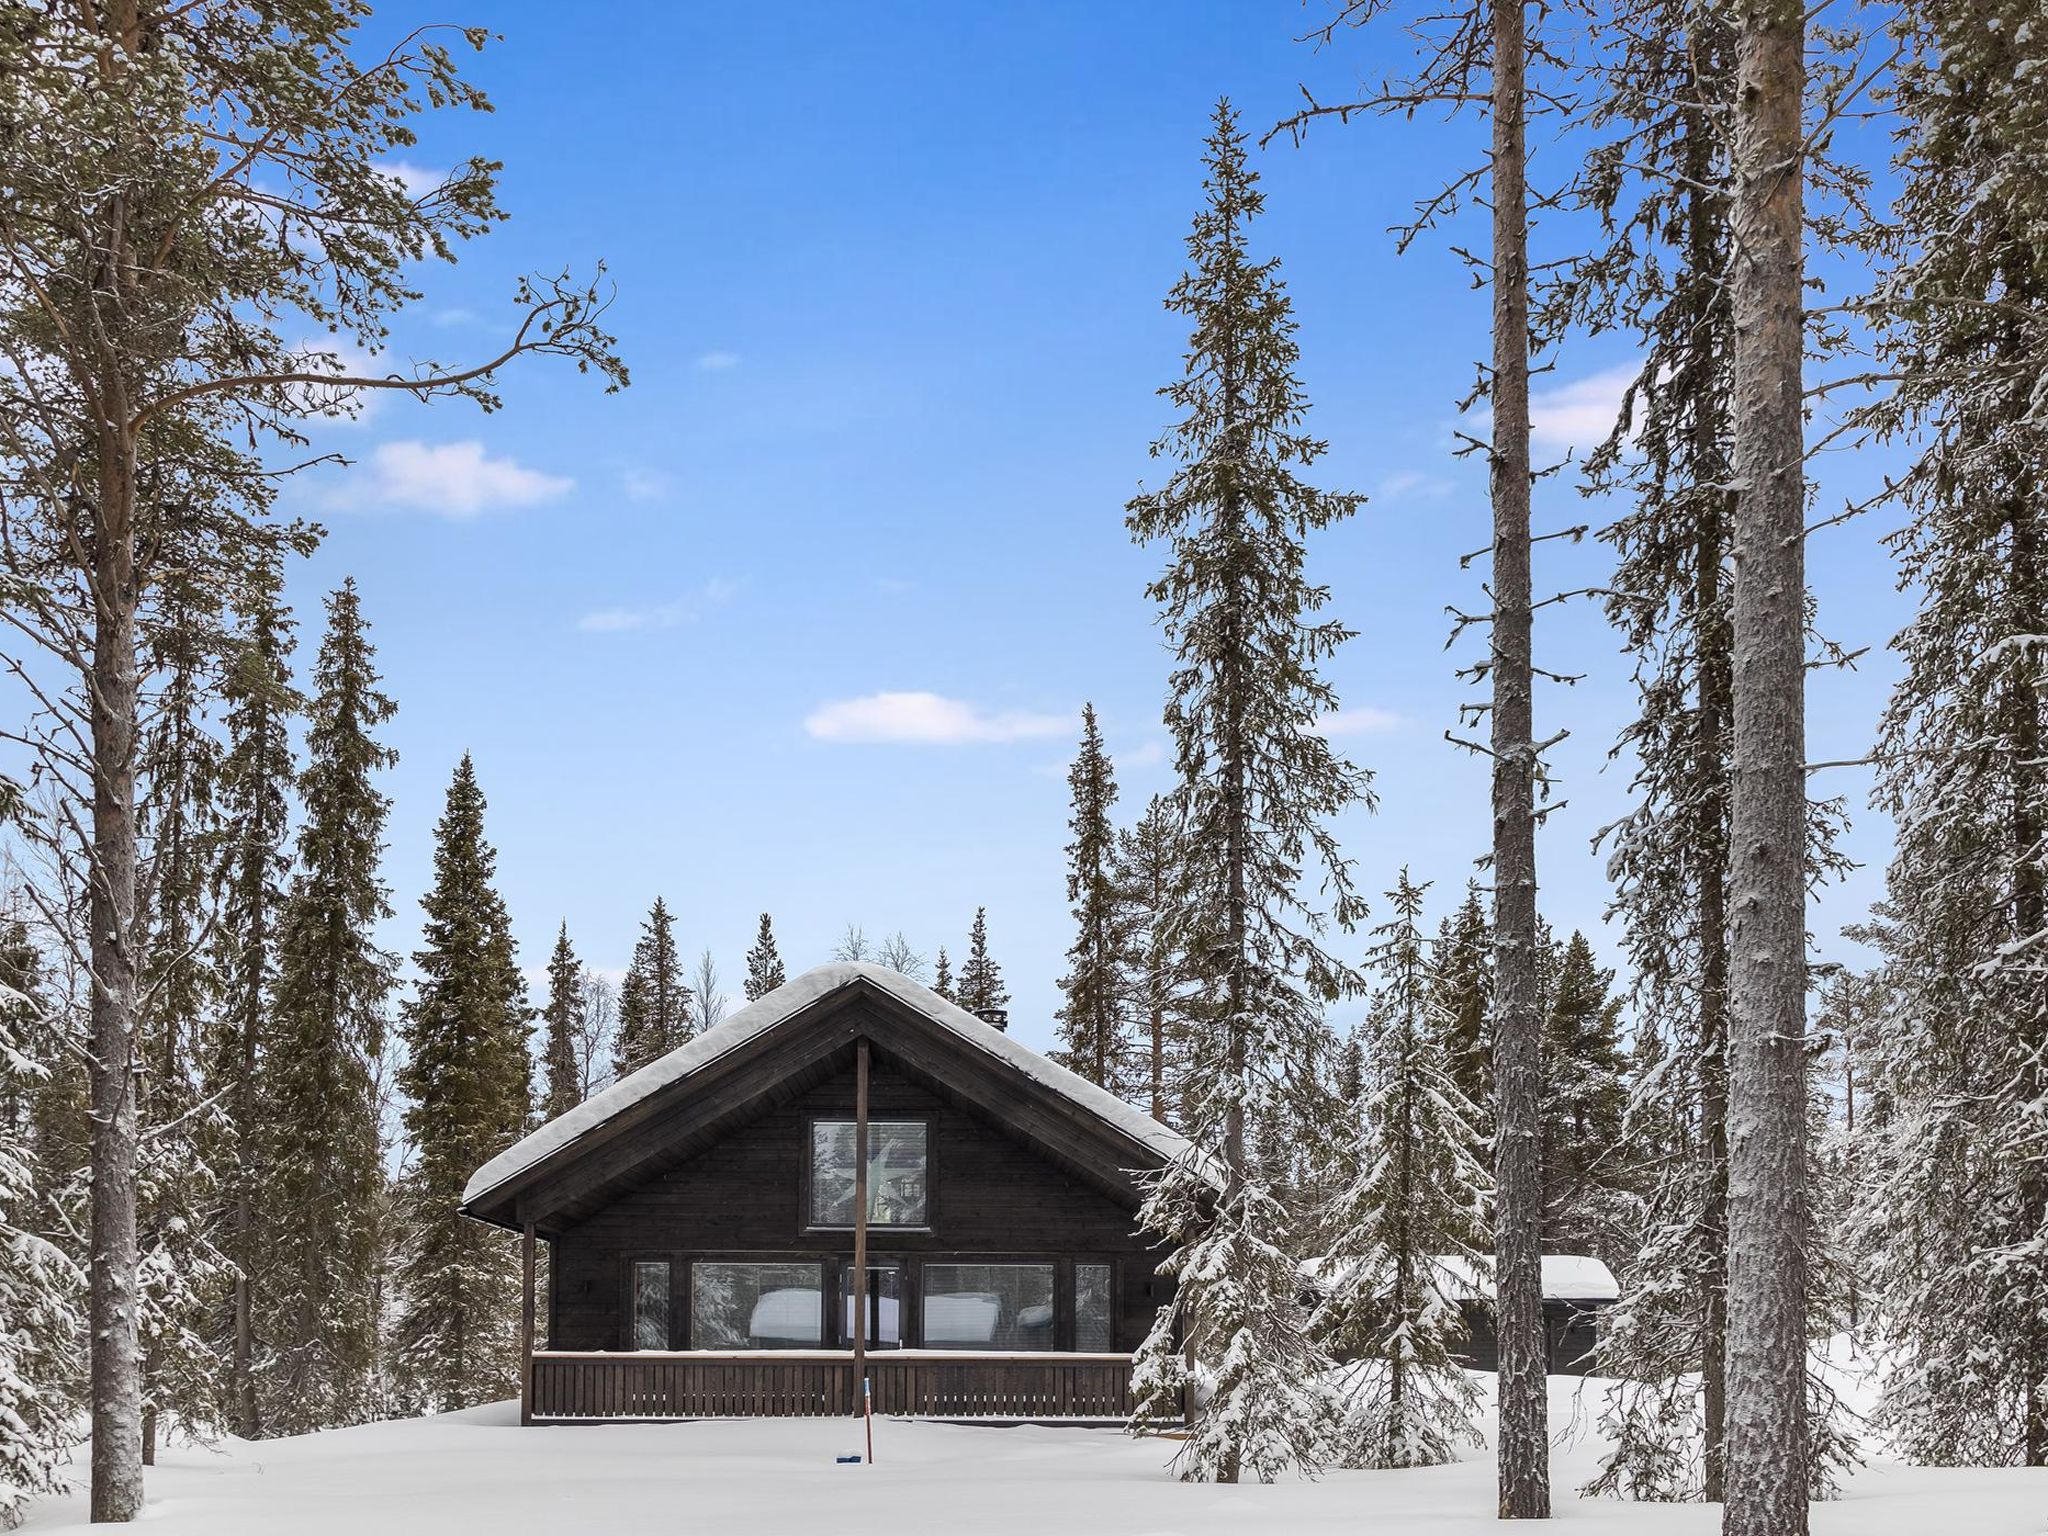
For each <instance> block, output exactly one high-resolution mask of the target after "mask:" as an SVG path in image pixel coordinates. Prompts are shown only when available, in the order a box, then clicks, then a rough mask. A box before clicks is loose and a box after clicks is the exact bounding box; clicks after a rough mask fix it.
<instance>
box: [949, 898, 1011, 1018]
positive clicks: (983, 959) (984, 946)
mask: <svg viewBox="0 0 2048 1536" xmlns="http://www.w3.org/2000/svg"><path fill="white" fill-rule="evenodd" d="M955 1000H956V1001H957V1002H958V1003H959V1004H960V1006H961V1007H962V1008H965V1009H966V1010H967V1011H968V1012H969V1013H979V1012H981V1011H982V1010H983V1009H984V1008H1007V1007H1009V1006H1010V989H1009V988H1008V987H1006V986H1004V985H1003V968H1002V967H1001V966H1000V965H998V964H996V961H995V957H994V956H993V955H991V954H990V953H989V952H988V908H987V907H976V908H975V909H974V926H973V927H972V928H971V929H969V930H968V934H967V962H966V964H964V965H962V966H961V967H960V982H959V986H958V990H957V993H956V998H955Z"/></svg>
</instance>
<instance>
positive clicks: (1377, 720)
mask: <svg viewBox="0 0 2048 1536" xmlns="http://www.w3.org/2000/svg"><path fill="white" fill-rule="evenodd" d="M1400 727H1401V717H1400V716H1399V715H1397V714H1395V713H1394V712H1393V711H1392V710H1391V709H1375V708H1373V707H1372V706H1371V705H1370V704H1361V705H1359V706H1358V707H1357V708H1355V709H1340V710H1337V711H1336V712H1335V713H1334V714H1328V715H1321V716H1318V717H1317V719H1316V723H1315V724H1314V725H1312V726H1310V727H1309V734H1310V735H1311V736H1327V737H1330V738H1331V739H1333V740H1334V739H1335V738H1337V737H1340V736H1374V735H1378V734H1379V733H1381V732H1383V731H1394V730H1399V729H1400Z"/></svg>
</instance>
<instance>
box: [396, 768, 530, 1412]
mask: <svg viewBox="0 0 2048 1536" xmlns="http://www.w3.org/2000/svg"><path fill="white" fill-rule="evenodd" d="M497 862H498V856H497V854H496V853H495V852H494V851H493V850H492V848H491V845H490V844H489V843H488V842H486V841H485V840H484V796H483V791H482V790H481V789H479V788H478V787H477V782H476V769H475V767H474V765H473V764H472V763H471V762H470V760H469V757H468V756H467V755H466V754H465V755H464V757H463V759H462V762H461V763H460V764H459V765H458V766H457V768H456V770H455V778H454V781H453V782H452V783H451V784H450V785H449V786H448V806H447V810H446V812H445V813H444V814H443V815H442V817H441V819H440V821H439V822H438V823H437V824H436V825H435V828H434V886H433V889H432V890H430V891H429V892H428V893H427V894H426V895H425V896H424V897H423V898H421V901H420V907H421V909H422V910H423V911H424V912H425V913H426V927H425V932H424V934H423V942H422V945H421V948H420V949H419V950H418V951H417V952H415V953H414V955H413V957H412V958H413V964H414V965H415V966H417V967H418V968H419V972H420V980H419V983H418V989H417V991H416V992H415V994H414V996H413V998H412V1000H411V1001H410V1002H409V1003H407V1004H406V1005H405V1011H404V1024H403V1028H404V1033H405V1045H406V1061H405V1066H404V1068H403V1069H402V1070H401V1072H400V1074H399V1086H400V1087H401V1088H402V1089H404V1091H405V1093H406V1095H407V1097H408V1098H409V1099H410V1100H411V1103H410V1104H409V1105H408V1106H407V1107H406V1111H405V1128H406V1131H407V1133H408V1134H409V1135H410V1136H411V1138H412V1142H413V1147H414V1160H413V1165H412V1167H411V1169H410V1170H409V1171H408V1172H407V1174H406V1176H405V1181H404V1185H403V1187H402V1189H401V1190H400V1195H399V1198H400V1203H401V1207H402V1211H403V1220H404V1223H405V1237H404V1244H403V1250H402V1255H401V1258H400V1261H399V1273H398V1278H397V1288H398V1294H399V1296H400V1297H401V1298H402V1300H401V1305H400V1311H399V1316H398V1320H397V1323H396V1325H395V1327H394V1330H393V1338H392V1346H391V1348H392V1360H393V1366H394V1370H395V1374H396V1377H397V1380H398V1383H399V1396H400V1400H401V1402H402V1404H403V1405H404V1406H405V1407H407V1408H410V1409H412V1410H414V1411H416V1412H428V1413H438V1412H445V1411H447V1410H449V1409H453V1408H466V1407H469V1406H471V1405H472V1404H475V1403H485V1402H490V1401H492V1400H493V1399H496V1398H501V1397H506V1396H509V1395H510V1394H511V1393H512V1392H514V1391H516V1390H517V1387H518V1380H519V1315H518V1314H519V1263H518V1255H517V1253H516V1252H515V1250H514V1248H513V1245H512V1243H511V1242H510V1240H509V1239H508V1238H507V1237H506V1235H505V1234H504V1233H502V1232H498V1231H494V1230H493V1229H491V1228H489V1227H486V1226H485V1225H484V1224H483V1223H481V1222H476V1221H471V1220H469V1219H468V1218H467V1217H465V1216H458V1215H457V1214H456V1207H457V1206H458V1205H459V1204H461V1201H462V1189H463V1186H464V1185H465V1184H466V1183H467V1182H468V1180H469V1176H470V1174H471V1173H473V1172H475V1171H476V1169H477V1168H479V1167H481V1166H482V1165H483V1164H484V1163H485V1162H487V1161H489V1160H490V1159H491V1158H492V1157H495V1156H496V1155H497V1154H498V1153H500V1152H502V1151H504V1150H505V1148H506V1147H508V1146H509V1145H511V1143H512V1142H513V1141H515V1140H516V1139H517V1138H518V1137H519V1136H520V1135H521V1133H522V1132H524V1130H525V1129H526V1124H527V1113H528V1107H529V1104H530V1102H531V1098H530V1096H531V1079H530V1072H531V1067H530V1064H529V1062H528V1059H527V1052H526V1039H527V1035H528V1033H529V1032H530V1029H531V1025H530V1023H529V1020H530V1019H531V1017H532V1011H531V1010H530V1009H529V1008H528V1007H527V1004H526V982H525V979H524V978H523V977H522V976H521V974H520V971H519V958H518V953H517V950H516V948H515V946H514V944H513V942H512V925H511V920H510V918H509V917H508V916H507V915H506V912H505V903H504V901H503V899H502V898H500V896H499V895H498V892H497V888H496V886H495V884H494V878H495V875H496V870H497Z"/></svg>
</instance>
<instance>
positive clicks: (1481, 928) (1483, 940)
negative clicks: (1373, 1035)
mask: <svg viewBox="0 0 2048 1536" xmlns="http://www.w3.org/2000/svg"><path fill="white" fill-rule="evenodd" d="M1430 976H1431V983H1430V984H1431V987H1432V989H1433V991H1434V993H1435V996H1434V998H1433V999H1432V1007H1431V1016H1432V1017H1433V1018H1434V1019H1436V1020H1437V1021H1438V1024H1437V1027H1438V1028H1439V1029H1440V1030H1441V1031H1442V1036H1441V1039H1442V1044H1443V1050H1444V1062H1445V1065H1446V1069H1447V1070H1448V1071H1449V1072H1450V1074H1451V1081H1452V1082H1454V1083H1456V1084H1457V1085H1458V1091H1459V1092H1460V1093H1462V1094H1463V1095H1464V1096H1465V1100H1466V1102H1467V1103H1469V1104H1471V1105H1472V1106H1473V1107H1474V1108H1476V1109H1477V1110H1478V1111H1479V1124H1480V1126H1481V1128H1482V1129H1486V1130H1490V1128H1491V1127H1492V1125H1493V1109H1492V1105H1493V1047H1492V1035H1491V1033H1490V1030H1489V1026H1488V1020H1489V1019H1490V1018H1491V1017H1492V1014H1493V924H1492V921H1491V920H1490V919H1489V918H1488V917H1487V915H1486V903H1485V901H1484V900H1482V899H1481V897H1480V894H1479V883H1478V882H1477V881H1476V880H1475V881H1469V882H1467V884H1466V886H1465V899H1464V901H1463V902H1462V903H1460V905H1459V907H1458V909H1457V911H1456V912H1454V913H1453V914H1452V915H1451V916H1449V917H1447V918H1445V919H1444V920H1443V922H1442V923H1441V924H1440V925H1439V926H1438V928H1437V936H1436V951H1435V956H1434V962H1433V964H1432V965H1431V967H1430Z"/></svg>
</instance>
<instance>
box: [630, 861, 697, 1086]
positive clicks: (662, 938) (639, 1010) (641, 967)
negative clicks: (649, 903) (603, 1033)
mask: <svg viewBox="0 0 2048 1536" xmlns="http://www.w3.org/2000/svg"><path fill="white" fill-rule="evenodd" d="M696 1032H697V1019H696V1011H695V1009H694V1008H693V1007H692V1006H691V997H690V989H689V987H688V986H687V985H685V983H684V981H683V958H682V955H681V953H680V951H678V950H677V948H676V926H675V918H674V917H673V916H671V915H670V913H669V910H668V903H667V902H665V901H663V900H662V899H661V898H660V897H659V896H657V897H655V898H654V905H653V907H651V908H650V909H649V910H648V913H647V921H646V922H645V923H643V924H641V925H640V937H639V939H638V940H637V941H635V943H634V945H633V962H632V964H631V965H629V966H628V967H627V968H626V979H625V980H624V981H623V982H622V983H621V984H620V986H619V1030H618V1034H617V1035H616V1036H615V1037H614V1038H613V1042H612V1076H613V1077H614V1078H621V1077H625V1076H626V1075H627V1074H629V1073H633V1072H637V1071H639V1070H640V1069H641V1068H642V1067H644V1066H646V1065H647V1064H648V1063H649V1062H650V1061H655V1060H658V1059H659V1058H661V1057H663V1056H666V1055H667V1054H668V1053H669V1052H670V1051H672V1050H674V1049H675V1048H676V1047H677V1046H679V1045H682V1044H684V1043H685V1042H686V1041H688V1040H689V1038H690V1037H691V1036H692V1035H694V1034H696Z"/></svg>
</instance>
